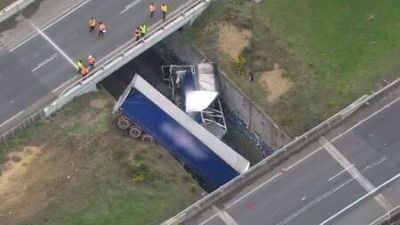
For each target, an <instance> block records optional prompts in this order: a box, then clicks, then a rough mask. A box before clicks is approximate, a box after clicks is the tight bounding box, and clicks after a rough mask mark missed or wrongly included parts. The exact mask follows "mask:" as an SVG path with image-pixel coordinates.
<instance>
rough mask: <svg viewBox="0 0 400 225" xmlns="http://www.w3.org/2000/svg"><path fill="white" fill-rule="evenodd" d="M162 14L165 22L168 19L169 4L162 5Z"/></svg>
mask: <svg viewBox="0 0 400 225" xmlns="http://www.w3.org/2000/svg"><path fill="white" fill-rule="evenodd" d="M161 12H162V14H163V21H164V22H165V19H166V17H167V13H168V6H167V4H165V3H163V4H161Z"/></svg>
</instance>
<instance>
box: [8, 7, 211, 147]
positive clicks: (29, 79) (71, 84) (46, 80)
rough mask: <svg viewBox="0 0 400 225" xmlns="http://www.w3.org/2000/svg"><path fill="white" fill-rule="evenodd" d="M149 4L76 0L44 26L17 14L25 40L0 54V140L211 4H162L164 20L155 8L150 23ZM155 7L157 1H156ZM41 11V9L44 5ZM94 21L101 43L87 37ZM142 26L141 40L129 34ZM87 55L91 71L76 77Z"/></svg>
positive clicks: (80, 91) (88, 86)
mask: <svg viewBox="0 0 400 225" xmlns="http://www.w3.org/2000/svg"><path fill="white" fill-rule="evenodd" d="M151 2H154V1H149V0H135V1H129V2H128V3H127V1H124V0H113V1H102V0H81V1H79V2H76V4H74V5H71V6H70V7H68V8H67V9H65V10H64V11H63V12H62V13H60V14H59V15H57V16H55V17H53V18H51V19H49V20H48V21H46V23H43V24H36V23H35V22H33V21H32V20H31V19H29V18H25V17H24V16H23V15H22V14H19V15H17V18H18V21H19V23H23V24H26V25H27V26H29V27H30V29H31V32H30V34H29V35H27V36H25V37H23V38H22V39H20V40H19V41H18V42H15V43H13V44H10V45H4V46H2V47H1V49H0V65H1V66H0V105H1V107H0V137H1V140H5V139H7V138H8V137H10V136H13V134H14V133H15V132H16V131H17V130H19V129H21V128H23V127H25V126H26V125H27V124H29V123H30V122H32V121H33V120H35V118H38V117H45V116H48V115H50V114H51V113H53V112H55V111H56V110H58V109H60V108H61V107H62V106H63V105H64V104H66V103H67V102H69V101H70V100H72V99H73V98H74V97H75V96H79V95H81V94H83V93H86V92H88V91H93V90H94V89H95V88H96V84H97V83H98V82H100V81H101V80H103V79H104V78H106V77H107V76H109V75H110V74H112V73H113V72H114V71H116V70H117V69H119V68H120V67H121V66H123V65H124V64H126V63H127V62H129V61H131V60H132V59H134V58H135V57H136V56H138V55H140V54H141V53H143V52H144V51H146V50H147V49H149V48H150V47H152V46H153V45H155V44H156V43H158V42H159V41H161V40H162V39H164V38H165V37H167V36H168V35H170V34H171V33H173V32H175V31H176V30H178V29H179V28H181V27H182V26H184V25H185V24H188V23H192V22H193V21H194V19H195V18H196V17H198V16H199V15H200V14H201V13H202V12H203V11H204V10H205V9H206V8H207V7H208V5H209V4H210V3H211V0H188V1H180V0H168V1H164V2H166V3H167V4H168V6H169V12H168V14H167V18H166V20H165V21H163V20H162V15H161V12H160V11H159V5H158V8H157V10H158V11H157V12H156V13H155V16H154V17H153V18H150V16H149V15H150V14H149V12H148V5H149V4H150V3H151ZM156 3H157V2H156ZM44 7H45V6H44ZM90 16H96V17H97V21H98V22H99V21H104V23H106V24H107V27H108V29H107V32H106V34H105V36H104V38H103V39H101V40H100V39H98V38H97V33H89V31H88V26H87V20H88V18H89V17H90ZM143 23H144V24H146V25H147V26H148V33H147V34H146V36H145V37H144V38H142V39H141V40H139V41H136V40H135V39H134V37H133V32H134V29H135V28H136V27H138V26H139V25H140V24H143ZM89 54H92V55H94V56H95V57H96V58H97V63H96V68H95V69H94V70H93V71H92V72H91V73H90V75H89V76H88V77H87V78H86V79H84V80H83V79H82V78H80V76H79V74H78V73H77V68H76V65H75V62H76V60H78V59H86V58H87V56H88V55H89Z"/></svg>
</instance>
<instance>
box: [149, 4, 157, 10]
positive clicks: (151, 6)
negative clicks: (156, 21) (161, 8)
mask: <svg viewBox="0 0 400 225" xmlns="http://www.w3.org/2000/svg"><path fill="white" fill-rule="evenodd" d="M149 11H150V12H154V11H156V7H155V6H154V5H153V4H150V5H149Z"/></svg>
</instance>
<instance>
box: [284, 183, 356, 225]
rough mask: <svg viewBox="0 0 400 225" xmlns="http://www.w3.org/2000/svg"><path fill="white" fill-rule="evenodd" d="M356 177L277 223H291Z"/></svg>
mask: <svg viewBox="0 0 400 225" xmlns="http://www.w3.org/2000/svg"><path fill="white" fill-rule="evenodd" d="M353 180H354V179H349V180H347V181H346V182H344V183H342V184H341V185H339V186H337V187H335V188H333V189H331V190H329V191H328V192H325V193H324V194H323V195H321V196H319V197H318V198H316V199H315V200H313V201H311V202H309V203H308V204H306V205H305V206H303V207H301V208H300V209H299V210H297V211H296V212H295V213H293V214H291V215H290V216H288V217H286V218H285V219H284V220H282V221H281V222H279V223H278V224H277V225H285V224H287V223H289V222H290V221H292V220H293V219H295V218H296V217H298V216H299V215H301V214H302V213H304V212H306V211H307V210H309V209H310V208H311V207H313V206H314V205H316V204H318V203H319V202H321V201H322V200H324V199H326V198H327V197H329V196H330V195H332V194H334V193H335V192H337V191H338V190H340V189H342V188H343V187H344V186H346V185H347V184H348V183H350V182H351V181H353Z"/></svg>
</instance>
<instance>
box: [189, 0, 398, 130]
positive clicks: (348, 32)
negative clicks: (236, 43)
mask: <svg viewBox="0 0 400 225" xmlns="http://www.w3.org/2000/svg"><path fill="white" fill-rule="evenodd" d="M251 7H252V4H251V3H250V2H247V1H239V0H229V1H228V0H219V1H218V2H216V3H214V4H213V5H212V6H211V7H210V8H209V9H208V11H206V13H205V14H204V16H202V17H201V19H200V20H198V21H197V22H196V24H195V26H194V27H193V28H192V29H191V30H190V32H188V35H187V36H188V38H189V40H190V41H192V42H193V43H194V44H195V45H197V46H199V47H200V48H201V49H202V50H203V51H204V52H205V53H206V54H207V55H208V56H209V57H210V58H211V59H212V60H215V61H217V62H219V63H220V66H221V67H222V68H223V69H224V70H226V72H227V73H228V74H229V75H230V76H231V78H232V79H233V80H234V81H235V82H236V83H237V84H238V85H239V86H240V87H241V88H242V89H243V90H244V91H245V92H247V91H248V86H247V83H248V82H246V79H247V77H246V76H238V75H235V74H234V73H233V72H232V68H231V67H232V66H231V63H230V61H229V60H228V59H227V57H226V56H224V55H223V54H221V53H218V52H217V51H215V48H216V45H215V40H216V37H218V35H217V31H216V30H215V29H211V30H210V31H209V32H204V29H205V28H206V27H209V25H210V24H212V23H213V24H215V23H218V22H221V21H227V22H230V23H233V24H236V25H238V26H239V27H242V28H247V29H251V30H252V32H253V38H252V40H251V44H250V46H249V47H248V48H247V49H245V50H244V51H243V56H244V57H245V58H246V60H247V62H248V63H247V71H250V70H252V71H255V72H256V76H259V75H260V74H261V72H263V71H266V70H271V69H272V66H273V63H275V62H277V63H279V64H280V65H281V67H283V68H284V69H285V70H286V71H287V72H286V74H285V76H287V77H289V78H290V79H292V80H293V81H295V82H296V87H295V88H294V89H292V91H291V92H290V93H288V94H287V95H285V96H283V98H281V101H280V102H279V103H277V104H274V105H271V104H267V103H266V101H265V99H264V97H263V96H264V93H262V91H261V90H260V88H258V89H257V90H256V91H255V92H253V93H254V96H253V99H254V100H255V101H256V102H257V103H258V104H259V105H261V106H263V107H264V108H265V110H266V111H267V112H268V113H269V114H270V115H271V116H272V117H273V118H274V119H275V120H276V121H277V122H278V124H280V125H281V126H282V127H283V128H284V129H285V130H286V131H287V132H288V133H289V134H291V135H292V136H295V135H299V134H301V133H302V132H304V131H306V130H307V129H310V128H311V127H313V126H315V125H316V124H317V123H319V122H321V121H322V120H323V119H326V118H327V117H328V116H330V115H332V114H334V113H335V112H337V111H338V110H340V109H341V108H343V107H345V106H346V105H348V104H349V103H351V102H352V101H354V100H356V99H357V98H358V97H360V96H361V95H363V94H368V93H370V92H372V91H374V90H376V89H377V87H378V84H380V83H382V80H384V79H389V80H390V79H393V77H394V76H395V75H396V73H397V71H398V70H399V67H400V63H399V58H400V57H399V53H400V42H399V41H398V40H400V29H399V28H400V15H399V14H398V13H397V10H398V8H399V7H400V2H399V1H396V0H387V1H373V0H354V1H344V0H337V1H321V0H298V1H292V0H268V1H262V2H261V3H260V4H258V5H256V4H255V9H254V10H255V13H254V14H252V13H251ZM222 12H223V13H222ZM252 15H254V16H252Z"/></svg>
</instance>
